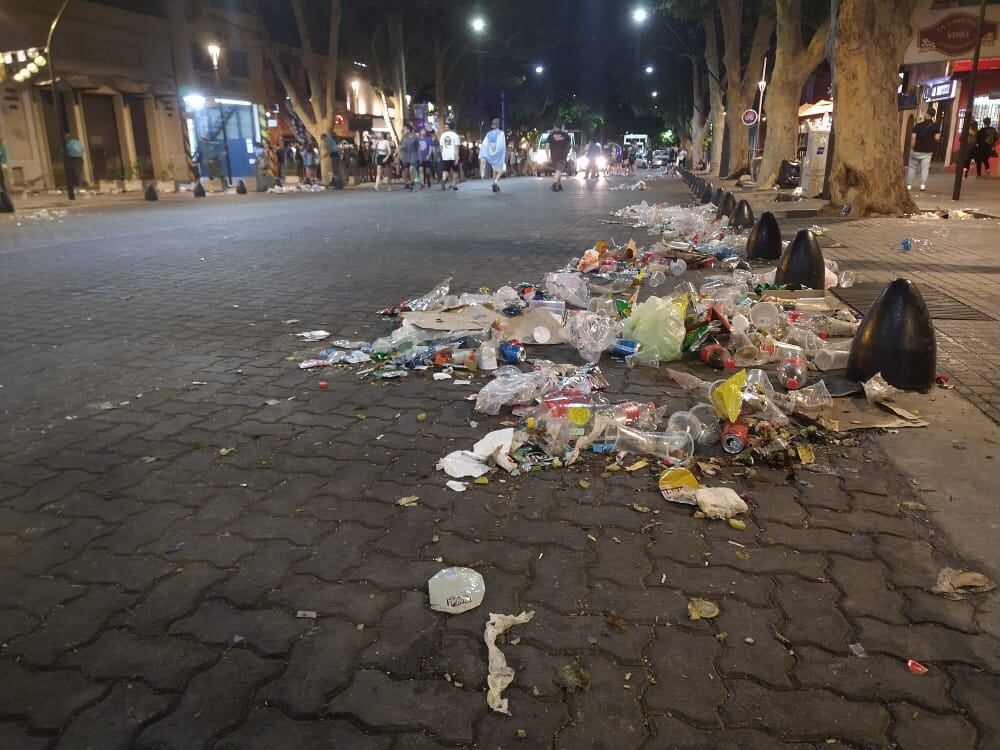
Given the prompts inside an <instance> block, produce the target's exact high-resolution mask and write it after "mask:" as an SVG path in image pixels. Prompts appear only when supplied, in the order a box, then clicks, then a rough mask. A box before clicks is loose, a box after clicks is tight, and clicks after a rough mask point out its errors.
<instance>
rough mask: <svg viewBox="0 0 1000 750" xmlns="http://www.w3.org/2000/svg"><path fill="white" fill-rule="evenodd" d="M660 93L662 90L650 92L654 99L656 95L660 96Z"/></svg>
mask: <svg viewBox="0 0 1000 750" xmlns="http://www.w3.org/2000/svg"><path fill="white" fill-rule="evenodd" d="M659 95H660V92H659V91H654V92H653V93H652V94H650V96H651V97H653V98H654V99H655V98H656V97H658V96H659Z"/></svg>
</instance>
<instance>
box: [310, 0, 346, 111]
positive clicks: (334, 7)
mask: <svg viewBox="0 0 1000 750" xmlns="http://www.w3.org/2000/svg"><path fill="white" fill-rule="evenodd" d="M341 10H342V8H341V2H340V0H330V40H329V41H328V42H327V50H326V121H327V122H328V123H330V124H331V125H332V123H333V116H334V112H335V107H334V105H335V102H336V100H337V55H338V54H339V52H340V16H341ZM317 94H318V92H317ZM317 94H314V96H316V95H317ZM325 124H326V123H324V125H325Z"/></svg>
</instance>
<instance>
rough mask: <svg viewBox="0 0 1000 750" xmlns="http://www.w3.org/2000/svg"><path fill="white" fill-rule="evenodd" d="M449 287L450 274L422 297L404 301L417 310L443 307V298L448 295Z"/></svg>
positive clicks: (423, 310)
mask: <svg viewBox="0 0 1000 750" xmlns="http://www.w3.org/2000/svg"><path fill="white" fill-rule="evenodd" d="M450 288H451V276H449V277H448V278H447V279H445V280H444V281H442V282H441V283H440V284H438V285H437V286H436V287H434V288H433V289H431V290H430V291H429V292H427V294H425V295H424V296H423V297H417V298H416V299H412V300H410V301H409V302H407V303H406V307H408V308H410V309H411V310H414V311H417V312H426V311H428V310H440V309H442V308H443V307H444V300H445V298H446V297H447V296H448V291H449V289H450Z"/></svg>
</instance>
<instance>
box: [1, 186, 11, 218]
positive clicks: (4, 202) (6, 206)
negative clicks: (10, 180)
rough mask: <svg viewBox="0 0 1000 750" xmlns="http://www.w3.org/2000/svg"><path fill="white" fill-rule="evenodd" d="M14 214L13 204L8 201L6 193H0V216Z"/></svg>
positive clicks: (8, 197)
mask: <svg viewBox="0 0 1000 750" xmlns="http://www.w3.org/2000/svg"><path fill="white" fill-rule="evenodd" d="M12 213H14V202H13V201H12V200H11V199H10V196H9V195H8V194H7V191H6V190H4V191H2V192H0V214H12Z"/></svg>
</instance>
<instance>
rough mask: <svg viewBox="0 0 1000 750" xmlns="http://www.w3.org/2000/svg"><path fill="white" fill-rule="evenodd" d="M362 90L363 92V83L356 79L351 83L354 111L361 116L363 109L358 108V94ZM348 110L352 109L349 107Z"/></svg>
mask: <svg viewBox="0 0 1000 750" xmlns="http://www.w3.org/2000/svg"><path fill="white" fill-rule="evenodd" d="M360 90H361V81H359V80H358V79H357V78H355V79H354V80H353V81H351V91H353V92H354V109H355V110H357V113H358V114H359V115H360V114H361V109H360V108H359V107H358V99H359V97H358V92H359V91H360ZM348 109H350V107H348Z"/></svg>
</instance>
